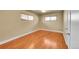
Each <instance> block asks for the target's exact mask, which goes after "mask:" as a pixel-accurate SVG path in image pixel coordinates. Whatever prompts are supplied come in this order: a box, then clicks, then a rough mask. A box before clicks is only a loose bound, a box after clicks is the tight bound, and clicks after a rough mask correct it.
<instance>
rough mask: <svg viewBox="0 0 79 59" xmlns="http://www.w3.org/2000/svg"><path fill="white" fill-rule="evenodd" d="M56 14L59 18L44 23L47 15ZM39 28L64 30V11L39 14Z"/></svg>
mask: <svg viewBox="0 0 79 59" xmlns="http://www.w3.org/2000/svg"><path fill="white" fill-rule="evenodd" d="M50 15H51V16H56V17H57V20H56V21H52V22H48V23H46V24H44V23H43V20H44V17H45V16H50ZM37 29H47V30H52V31H54V30H55V31H60V32H63V12H57V13H51V14H46V15H40V16H39V24H38V28H37Z"/></svg>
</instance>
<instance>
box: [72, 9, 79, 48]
mask: <svg viewBox="0 0 79 59" xmlns="http://www.w3.org/2000/svg"><path fill="white" fill-rule="evenodd" d="M71 48H76V49H77V48H78V49H79V10H73V11H71Z"/></svg>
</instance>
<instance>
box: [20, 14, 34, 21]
mask: <svg viewBox="0 0 79 59" xmlns="http://www.w3.org/2000/svg"><path fill="white" fill-rule="evenodd" d="M21 19H22V20H25V21H26V20H33V16H31V15H25V14H21Z"/></svg>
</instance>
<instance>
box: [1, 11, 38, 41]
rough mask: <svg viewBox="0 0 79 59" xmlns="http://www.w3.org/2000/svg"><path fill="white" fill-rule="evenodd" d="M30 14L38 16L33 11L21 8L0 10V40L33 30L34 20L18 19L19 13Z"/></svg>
mask: <svg viewBox="0 0 79 59" xmlns="http://www.w3.org/2000/svg"><path fill="white" fill-rule="evenodd" d="M21 13H25V14H31V15H33V16H35V18H34V20H35V21H37V20H38V18H37V16H36V15H35V14H34V13H30V12H27V11H21V10H3V11H1V10H0V41H3V40H5V39H9V38H12V37H15V36H18V35H22V34H24V33H27V32H29V31H31V30H33V27H34V23H35V21H34V22H26V21H22V20H21V19H20V14H21Z"/></svg>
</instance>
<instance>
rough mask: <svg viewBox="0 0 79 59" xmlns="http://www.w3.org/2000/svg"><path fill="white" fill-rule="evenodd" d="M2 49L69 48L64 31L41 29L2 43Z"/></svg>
mask: <svg viewBox="0 0 79 59" xmlns="http://www.w3.org/2000/svg"><path fill="white" fill-rule="evenodd" d="M0 48H1V49H5V48H6V49H23V48H67V45H66V43H65V40H64V37H63V34H62V33H58V32H50V31H44V30H39V31H36V32H33V33H31V34H28V35H25V36H23V37H20V38H17V39H15V40H12V41H10V42H7V43H4V44H2V45H0Z"/></svg>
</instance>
